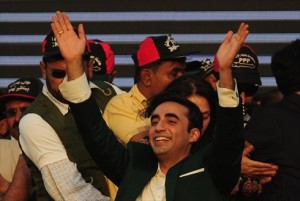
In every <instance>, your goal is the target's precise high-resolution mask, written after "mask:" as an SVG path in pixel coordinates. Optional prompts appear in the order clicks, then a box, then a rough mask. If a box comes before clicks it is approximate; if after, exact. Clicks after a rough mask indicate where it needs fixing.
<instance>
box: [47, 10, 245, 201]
mask: <svg viewBox="0 0 300 201" xmlns="http://www.w3.org/2000/svg"><path fill="white" fill-rule="evenodd" d="M52 20H53V23H52V24H51V26H52V29H53V32H54V33H55V36H56V37H57V42H58V43H59V48H60V50H61V52H62V55H63V57H64V59H65V61H66V63H67V73H68V77H67V78H65V80H64V82H63V83H62V84H61V85H60V90H61V91H62V93H63V95H64V97H65V98H67V99H68V100H70V101H72V102H73V103H72V104H70V106H71V108H72V111H73V114H74V117H75V120H76V122H77V126H78V128H79V130H80V132H81V134H82V137H83V139H84V142H85V145H86V148H87V149H88V151H89V153H90V154H91V156H92V157H93V159H94V160H95V161H96V163H97V164H98V165H99V167H100V168H101V169H102V170H103V172H104V173H105V174H106V176H107V177H108V178H110V179H111V180H112V181H113V182H114V183H115V184H116V185H118V186H119V191H118V194H117V197H116V200H126V201H129V200H199V199H201V200H226V199H228V196H229V194H230V192H231V190H232V188H233V187H234V185H235V184H236V182H237V181H238V177H239V173H240V164H241V156H242V151H243V147H244V140H243V137H242V135H241V131H242V129H243V124H242V110H241V107H240V104H239V103H240V101H239V98H238V94H237V91H236V84H235V82H234V79H233V77H232V73H231V63H232V61H233V59H234V56H235V55H236V53H237V52H238V50H239V48H240V47H241V45H242V44H243V42H244V41H245V39H246V37H247V35H248V33H249V32H248V25H247V24H244V23H242V24H241V25H240V27H239V30H238V32H237V33H236V34H235V35H234V36H233V33H232V32H231V31H230V32H228V33H227V35H226V37H225V39H224V42H223V43H222V45H221V46H220V48H219V50H218V52H217V54H216V60H217V61H218V62H217V64H215V65H219V73H220V81H219V83H218V94H219V106H218V111H217V134H216V137H215V138H214V141H213V143H212V144H211V145H209V146H208V147H206V148H205V149H201V150H199V151H198V152H196V153H193V154H190V150H191V147H192V145H193V143H194V142H195V141H196V140H197V139H198V138H199V137H200V136H201V125H202V118H201V112H200V111H199V110H198V109H197V107H196V106H195V105H193V104H192V103H190V102H186V100H183V99H182V98H178V97H176V95H175V97H174V96H171V97H172V98H168V96H165V95H160V96H158V97H157V98H155V99H153V101H151V103H150V105H149V107H148V111H147V112H146V114H148V116H150V118H151V128H150V131H149V141H150V146H148V145H145V144H140V143H135V142H130V143H128V145H127V149H126V148H125V147H124V146H123V145H122V144H120V143H119V141H118V140H117V139H116V137H115V136H114V135H113V133H112V131H111V130H109V128H108V127H107V126H106V124H105V122H104V120H103V119H102V117H101V114H100V112H99V110H98V109H97V107H96V106H97V105H96V103H95V101H94V100H93V98H91V96H90V94H91V91H90V89H89V88H88V82H87V79H86V76H85V75H84V69H83V67H82V63H81V55H82V53H83V52H84V47H85V43H86V39H85V33H84V29H83V26H82V25H79V27H78V31H79V36H77V35H76V34H75V33H74V31H73V27H72V25H71V23H70V21H69V19H68V16H67V15H66V13H61V12H57V13H56V16H53V17H52ZM75 46H76V48H75ZM75 50H76V51H75ZM79 87H80V88H79ZM183 102H185V103H183ZM188 105H189V106H188ZM151 106H152V107H151ZM87 111H88V112H87Z"/></svg>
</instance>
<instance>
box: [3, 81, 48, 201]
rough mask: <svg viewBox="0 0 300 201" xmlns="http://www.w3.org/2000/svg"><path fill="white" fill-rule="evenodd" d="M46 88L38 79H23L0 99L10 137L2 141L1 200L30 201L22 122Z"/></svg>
mask: <svg viewBox="0 0 300 201" xmlns="http://www.w3.org/2000/svg"><path fill="white" fill-rule="evenodd" d="M42 87H43V83H42V82H41V81H40V80H39V79H38V78H32V77H28V78H20V79H18V80H16V81H14V82H12V83H11V84H9V85H8V87H7V90H6V93H5V94H3V95H1V96H0V103H1V104H3V105H4V113H3V115H4V118H5V119H3V120H5V121H6V122H5V124H6V126H4V125H3V133H7V134H8V136H7V138H6V139H1V140H0V200H1V198H2V199H3V200H27V199H28V197H29V194H30V189H31V179H30V170H29V169H28V167H27V166H26V163H25V161H24V158H23V156H22V155H21V152H20V148H19V144H18V141H17V140H18V139H19V121H20V118H21V115H22V113H23V112H24V111H25V110H26V109H27V107H28V106H29V105H30V104H31V103H32V101H33V100H34V99H35V98H36V97H37V96H38V94H39V93H40V92H41V90H42ZM1 127H2V126H1ZM6 131H7V132H6ZM9 138H11V139H9Z"/></svg>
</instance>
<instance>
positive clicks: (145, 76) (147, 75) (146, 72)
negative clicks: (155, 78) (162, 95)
mask: <svg viewBox="0 0 300 201" xmlns="http://www.w3.org/2000/svg"><path fill="white" fill-rule="evenodd" d="M151 76H152V71H151V70H150V69H142V70H141V82H142V83H143V85H144V86H146V87H150V86H151Z"/></svg>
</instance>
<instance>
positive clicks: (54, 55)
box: [43, 51, 90, 62]
mask: <svg viewBox="0 0 300 201" xmlns="http://www.w3.org/2000/svg"><path fill="white" fill-rule="evenodd" d="M82 56H83V57H84V58H85V59H86V60H89V58H90V53H89V52H87V51H85V52H84V54H83V55H82ZM63 59H64V58H63V56H62V55H61V54H60V51H52V52H47V53H45V54H44V56H43V60H44V61H47V62H51V61H57V60H63Z"/></svg>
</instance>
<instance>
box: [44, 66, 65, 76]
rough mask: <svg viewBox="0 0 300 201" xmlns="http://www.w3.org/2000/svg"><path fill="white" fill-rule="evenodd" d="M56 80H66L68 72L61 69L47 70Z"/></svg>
mask: <svg viewBox="0 0 300 201" xmlns="http://www.w3.org/2000/svg"><path fill="white" fill-rule="evenodd" d="M47 69H48V70H49V72H50V73H51V75H52V77H54V78H64V77H65V76H66V71H64V70H59V69H50V68H47Z"/></svg>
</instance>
